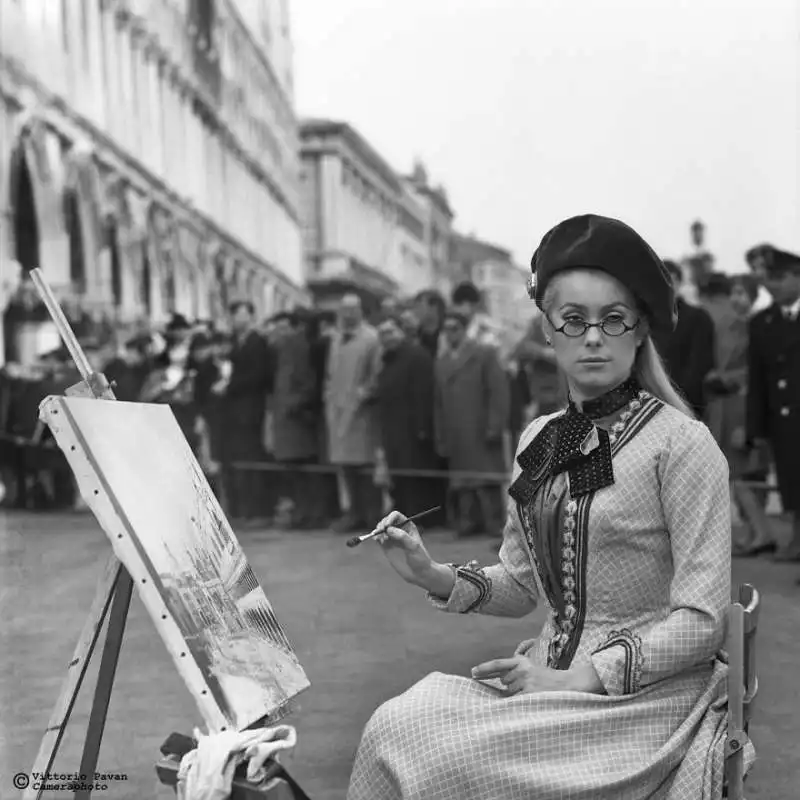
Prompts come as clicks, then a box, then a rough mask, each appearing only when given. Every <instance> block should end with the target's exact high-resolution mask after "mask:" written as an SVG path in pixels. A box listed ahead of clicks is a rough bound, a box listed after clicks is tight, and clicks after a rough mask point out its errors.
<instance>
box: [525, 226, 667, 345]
mask: <svg viewBox="0 0 800 800" xmlns="http://www.w3.org/2000/svg"><path fill="white" fill-rule="evenodd" d="M580 268H583V269H597V270H601V271H603V272H605V273H607V274H609V275H611V276H613V277H614V278H616V279H617V280H618V281H619V282H620V283H621V284H622V285H623V286H625V287H626V288H627V289H628V290H629V291H630V292H631V293H632V294H633V296H634V297H635V298H636V300H637V301H638V302H639V303H640V304H641V306H642V311H643V312H644V313H645V314H646V315H647V318H648V320H649V322H650V325H651V327H652V328H653V330H654V331H667V332H669V331H672V330H674V328H675V322H676V319H677V312H676V306H675V289H674V287H673V284H672V279H671V278H670V274H669V271H668V270H667V268H666V267H665V266H664V263H663V262H662V261H661V259H660V258H659V257H658V256H657V255H656V253H655V252H654V251H653V249H652V248H651V247H650V245H648V244H647V242H646V241H645V240H644V239H643V238H642V237H641V236H640V235H639V234H638V233H636V231H635V230H633V228H631V227H629V226H628V225H626V224H625V223H624V222H620V221H619V220H616V219H611V218H610V217H601V216H598V215H596V214H584V215H582V216H579V217H571V218H570V219H567V220H564V221H563V222H560V223H559V224H558V225H556V226H555V227H554V228H552V229H551V230H550V231H548V232H547V233H546V234H545V235H544V237H543V238H542V241H541V243H540V244H539V247H537V248H536V252H535V253H534V254H533V258H531V271H532V279H531V292H530V293H531V297H532V298H533V299H534V300H535V301H536V305H537V306H539V308H542V302H543V298H544V294H545V290H546V289H547V285H548V284H549V283H550V281H551V280H552V279H553V277H554V276H555V275H557V274H558V273H559V272H563V271H565V270H569V269H580Z"/></svg>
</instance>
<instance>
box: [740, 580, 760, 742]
mask: <svg viewBox="0 0 800 800" xmlns="http://www.w3.org/2000/svg"><path fill="white" fill-rule="evenodd" d="M738 605H741V606H742V613H743V617H744V628H743V638H744V653H743V655H744V662H743V664H744V675H743V678H744V692H745V694H744V699H743V703H744V729H745V731H746V730H747V728H748V726H749V723H750V716H751V713H752V702H753V700H754V698H755V696H756V694H757V692H758V676H757V673H756V631H757V630H758V616H759V612H760V611H761V596H760V595H759V593H758V590H757V589H756V588H755V587H754V586H751V585H750V584H749V583H745V584H743V585H742V586H741V587H740V588H739V603H738Z"/></svg>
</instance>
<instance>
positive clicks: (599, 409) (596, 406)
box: [569, 377, 641, 419]
mask: <svg viewBox="0 0 800 800" xmlns="http://www.w3.org/2000/svg"><path fill="white" fill-rule="evenodd" d="M640 390H641V386H639V383H638V381H637V380H636V378H634V377H630V378H628V379H627V380H625V381H623V382H622V383H620V384H618V385H617V386H615V387H614V388H613V389H609V391H607V392H605V393H604V394H601V395H600V396H599V397H594V398H592V399H591V400H586V401H585V402H584V404H583V408H580V409H579V408H578V407H577V406H576V405H575V402H574V401H573V399H572V398H570V400H569V410H570V412H571V413H573V414H583V415H584V416H586V417H588V418H589V419H602V418H603V417H608V416H611V414H614V413H616V412H617V411H619V410H620V409H621V408H624V407H625V406H626V405H628V403H630V402H631V400H633V399H634V398H635V397H636V395H637V394H638V393H639V391H640Z"/></svg>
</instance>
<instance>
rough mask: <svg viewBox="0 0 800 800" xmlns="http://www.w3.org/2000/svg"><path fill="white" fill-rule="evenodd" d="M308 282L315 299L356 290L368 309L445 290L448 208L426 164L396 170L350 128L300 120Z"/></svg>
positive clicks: (328, 299)
mask: <svg viewBox="0 0 800 800" xmlns="http://www.w3.org/2000/svg"><path fill="white" fill-rule="evenodd" d="M300 137H301V142H302V145H301V157H302V164H303V172H302V186H303V217H304V242H305V252H306V265H307V276H308V286H309V288H310V290H311V291H312V292H313V293H314V295H315V297H316V298H317V300H318V302H320V303H321V304H323V305H325V304H327V303H332V302H335V300H336V299H337V298H338V297H340V296H341V295H342V293H344V292H346V291H351V290H354V289H355V290H358V291H359V292H361V294H362V296H363V297H364V299H366V300H367V301H368V305H369V306H371V307H373V308H374V307H377V305H378V304H379V303H380V301H381V300H383V299H384V298H386V297H392V296H397V295H405V296H408V295H412V294H415V293H416V292H418V291H420V290H421V289H426V288H438V289H440V290H442V291H445V292H449V290H450V287H451V285H452V281H451V279H450V275H449V271H448V270H449V264H450V232H451V227H452V220H453V212H452V211H451V210H450V206H449V204H448V201H447V197H446V194H445V191H444V189H442V188H441V187H435V188H434V187H431V186H430V185H429V184H428V178H427V174H426V172H425V169H424V167H422V166H421V165H419V164H418V165H417V166H416V168H415V169H414V172H413V174H412V175H410V176H407V177H401V176H399V175H398V174H397V173H396V172H395V170H394V169H393V168H392V167H391V166H390V165H389V164H388V162H387V161H386V160H385V159H384V158H383V157H382V156H381V155H380V154H379V153H378V152H377V151H376V150H375V148H373V147H372V145H370V144H369V143H368V142H367V141H366V140H365V139H364V138H363V137H362V136H361V135H360V134H359V133H358V132H357V131H356V130H355V129H354V128H353V127H352V126H350V125H348V124H347V123H345V122H337V121H333V120H320V119H314V120H307V121H305V122H303V123H302V124H301V127H300Z"/></svg>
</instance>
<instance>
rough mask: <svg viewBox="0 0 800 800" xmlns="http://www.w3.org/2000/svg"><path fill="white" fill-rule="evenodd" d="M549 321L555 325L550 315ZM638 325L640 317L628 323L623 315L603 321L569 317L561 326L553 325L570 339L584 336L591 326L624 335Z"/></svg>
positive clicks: (605, 331) (609, 332)
mask: <svg viewBox="0 0 800 800" xmlns="http://www.w3.org/2000/svg"><path fill="white" fill-rule="evenodd" d="M547 321H548V322H549V323H550V324H551V325H553V321H552V320H551V319H550V317H548V318H547ZM638 326H639V320H638V319H637V320H636V322H634V323H633V325H628V323H627V322H625V320H624V319H622V318H621V317H609V318H607V319H604V320H603V321H602V322H586V320H583V319H568V320H567V321H566V322H565V323H564V324H563V325H562V326H561V327H560V328H556V326H555V325H553V330H554V331H555V333H563V334H564V336H567V337H569V338H570V339H578V338H579V337H581V336H583V335H584V334H585V333H586V331H588V330H589V328H600V330H601V331H603V333H604V334H605V335H606V336H622V335H623V334H626V333H628V332H629V331H632V330H635V329H636V328H637V327H638Z"/></svg>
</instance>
